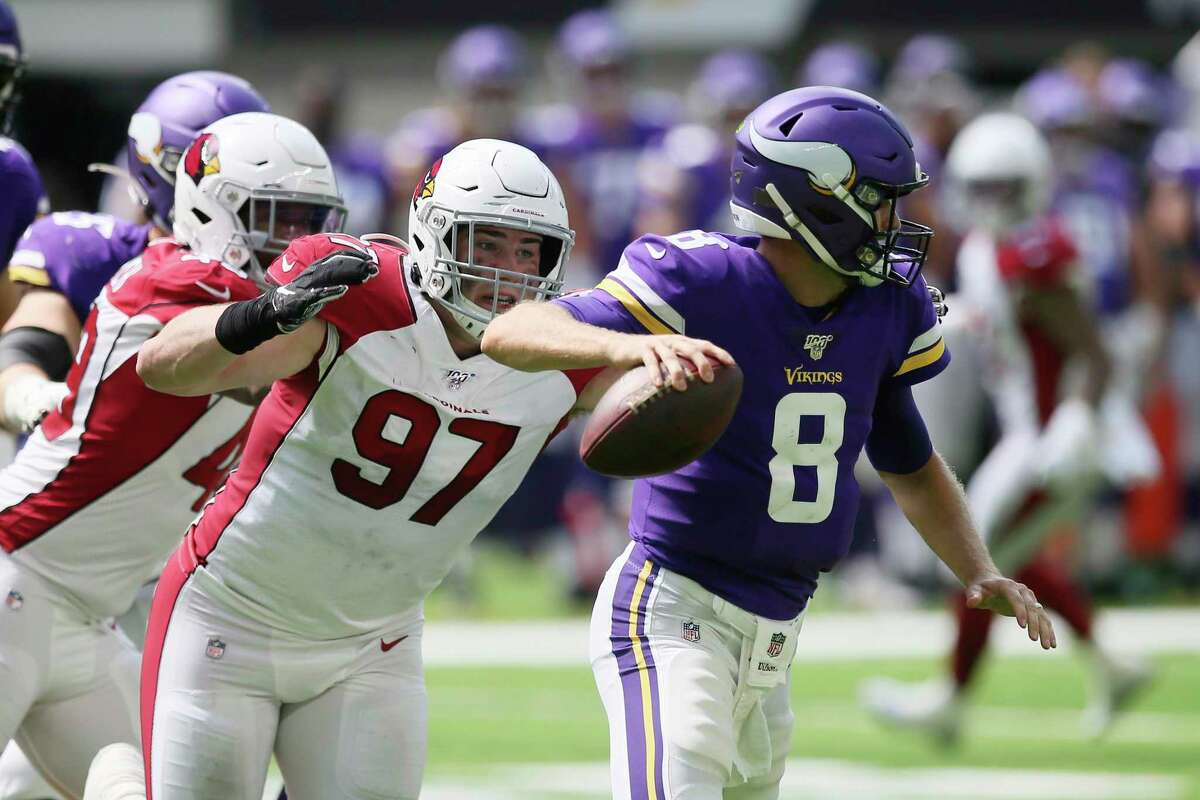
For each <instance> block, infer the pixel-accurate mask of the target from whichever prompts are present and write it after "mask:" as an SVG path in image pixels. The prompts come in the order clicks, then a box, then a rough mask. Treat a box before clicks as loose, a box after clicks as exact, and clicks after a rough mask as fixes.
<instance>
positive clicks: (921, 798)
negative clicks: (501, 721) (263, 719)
mask: <svg viewBox="0 0 1200 800" xmlns="http://www.w3.org/2000/svg"><path fill="white" fill-rule="evenodd" d="M607 786H608V768H607V766H606V765H604V764H591V763H588V764H554V765H535V764H522V765H516V764H513V765H507V766H503V767H498V768H496V769H493V770H490V771H488V772H487V774H486V775H481V776H480V777H478V778H476V779H474V781H472V780H470V779H463V778H457V779H445V780H443V779H439V778H438V777H437V776H432V777H430V778H429V779H428V780H426V782H425V787H424V790H423V791H422V792H421V797H422V798H423V799H424V800H466V798H471V799H472V800H516V799H517V798H522V800H533V799H534V798H540V797H555V798H560V797H561V798H578V800H585V798H586V800H592V798H603V797H608V796H609V795H608V794H607V792H606V789H607ZM781 789H782V792H781V794H782V795H783V796H784V797H788V798H793V799H794V800H834V798H837V800H928V798H931V797H936V798H939V800H1079V798H1083V797H1086V798H1088V800H1176V799H1177V798H1181V797H1183V795H1184V792H1186V791H1187V782H1186V781H1185V780H1184V779H1183V778H1180V777H1175V776H1171V775H1160V774H1150V773H1104V772H1066V771H1050V770H1020V769H968V768H953V769H931V768H921V769H891V768H886V767H873V766H869V765H865V764H859V763H855V762H850V761H836V760H818V759H792V760H790V761H789V762H788V767H787V772H786V773H785V775H784V778H783V784H782V787H781Z"/></svg>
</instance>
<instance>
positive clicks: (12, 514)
mask: <svg viewBox="0 0 1200 800" xmlns="http://www.w3.org/2000/svg"><path fill="white" fill-rule="evenodd" d="M257 294H258V288H257V287H256V286H255V285H254V283H253V282H252V281H250V280H249V279H248V278H247V277H246V276H245V275H244V274H243V273H241V272H236V271H234V270H232V269H229V268H228V267H225V266H223V265H221V264H220V263H218V262H215V261H205V260H203V259H199V258H196V257H195V256H191V255H189V254H188V251H187V250H186V249H184V248H183V247H182V246H181V245H179V244H178V243H176V242H174V241H172V240H169V239H161V240H158V241H157V242H154V243H152V244H151V245H150V246H149V247H147V249H146V251H145V253H143V254H142V256H140V257H139V258H136V259H134V260H133V261H130V262H129V263H128V264H126V265H125V266H124V267H122V268H121V270H120V271H119V272H118V273H117V274H116V275H115V276H114V277H113V279H112V281H111V282H110V283H109V284H108V286H107V287H106V288H105V289H104V291H102V292H101V293H100V296H99V297H97V298H96V303H95V305H94V306H93V307H92V310H91V313H90V314H89V315H88V318H87V321H86V322H85V324H84V328H83V335H82V337H81V339H80V344H79V353H78V355H77V356H76V360H75V364H74V365H73V366H72V367H71V371H70V373H69V375H68V376H67V385H68V387H69V389H70V394H68V395H67V397H66V398H65V399H64V400H63V401H62V403H61V404H60V405H59V407H58V408H57V409H55V410H54V411H52V412H51V413H50V414H49V415H48V416H47V417H46V418H45V420H43V421H42V424H41V425H40V426H39V427H38V429H37V430H36V431H34V433H33V435H32V436H30V437H29V441H28V442H27V443H26V445H25V447H24V448H23V449H22V450H21V452H20V453H18V454H17V458H16V460H15V461H13V463H12V464H10V465H9V466H7V467H6V468H5V469H4V470H3V472H0V546H2V547H3V548H4V549H5V550H6V551H7V552H9V553H10V554H11V556H12V558H13V559H14V560H16V561H17V562H18V563H20V564H21V565H22V566H23V567H25V568H27V569H30V570H32V571H34V572H36V573H37V574H38V575H40V576H41V577H43V578H45V579H46V580H48V581H50V582H51V583H53V584H55V585H57V586H59V587H60V588H62V589H64V590H65V591H66V592H67V593H68V594H69V595H70V596H72V597H74V598H75V599H76V600H77V601H79V602H80V603H81V604H82V605H83V606H84V607H85V608H86V609H88V610H89V611H91V612H93V613H95V614H96V615H97V616H98V617H107V616H112V615H117V614H121V613H123V612H125V611H126V610H127V609H128V608H129V606H130V604H131V603H132V602H133V599H134V595H135V594H136V592H137V589H138V587H140V586H141V585H142V584H143V583H145V582H146V581H147V580H149V579H150V578H152V577H154V576H155V575H156V574H157V573H158V570H159V569H160V568H161V567H162V564H163V562H164V561H165V560H166V558H167V556H168V555H169V554H170V552H171V549H172V547H174V546H175V545H176V544H178V542H179V540H180V538H181V537H182V535H183V532H184V530H185V529H186V528H187V525H188V523H189V522H190V521H191V520H192V519H193V518H194V517H195V516H196V514H197V512H198V511H199V510H200V509H201V508H202V507H203V505H204V502H205V500H207V498H208V497H209V496H210V495H211V494H212V493H213V492H214V491H215V490H216V489H217V487H218V486H220V484H221V481H222V480H223V479H224V477H225V474H226V473H227V472H228V470H229V468H230V467H231V466H232V465H233V463H234V462H235V461H236V460H237V457H238V455H239V454H240V451H241V446H242V444H243V442H244V439H245V435H246V433H247V432H248V428H249V424H248V422H249V418H250V415H251V412H252V409H251V408H250V407H249V406H246V405H243V404H240V403H237V402H235V401H233V400H229V399H222V398H219V397H217V396H211V395H206V396H203V397H173V396H171V395H166V394H161V393H159V392H155V391H151V390H150V389H147V388H146V385H145V384H144V383H142V380H141V378H139V377H138V375H137V371H136V363H137V353H138V350H139V349H140V348H141V346H142V343H143V342H145V341H146V340H147V339H149V338H150V337H151V336H153V335H154V334H156V333H158V331H160V330H161V329H162V327H163V326H164V325H165V324H166V323H167V321H169V320H170V319H171V318H173V317H175V316H176V315H178V314H180V313H182V312H184V311H186V310H187V309H189V308H193V307H195V306H199V305H208V304H212V303H216V302H219V301H222V300H229V299H233V300H241V299H246V298H249V297H254V296H257Z"/></svg>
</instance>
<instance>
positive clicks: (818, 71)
mask: <svg viewBox="0 0 1200 800" xmlns="http://www.w3.org/2000/svg"><path fill="white" fill-rule="evenodd" d="M879 77H880V71H879V58H878V57H877V56H876V55H875V54H874V53H872V52H871V51H870V50H868V49H867V48H866V47H864V46H863V45H861V44H859V43H858V42H855V41H850V40H834V41H831V42H825V43H823V44H821V45H819V46H818V47H816V48H815V49H814V50H813V51H812V52H811V53H809V54H808V57H807V58H805V59H804V61H802V62H801V63H800V66H799V67H798V68H797V69H796V83H797V85H799V86H838V87H841V88H843V89H850V90H852V91H855V92H861V93H862V94H866V95H875V94H878V93H879Z"/></svg>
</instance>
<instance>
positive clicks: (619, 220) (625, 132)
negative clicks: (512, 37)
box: [537, 9, 678, 286]
mask: <svg viewBox="0 0 1200 800" xmlns="http://www.w3.org/2000/svg"><path fill="white" fill-rule="evenodd" d="M551 57H552V58H554V59H555V60H554V61H553V69H554V70H555V71H556V72H558V73H560V74H561V75H562V76H564V77H565V78H566V81H567V87H566V88H567V90H568V93H569V96H570V97H571V107H570V108H567V109H558V110H555V111H552V112H550V113H544V114H542V115H540V118H539V120H538V122H537V124H538V131H537V134H538V143H539V147H541V148H543V149H544V152H545V155H546V159H547V163H549V164H550V166H551V167H552V168H553V169H554V171H555V173H556V174H557V175H559V176H561V178H562V181H563V190H564V191H565V192H566V195H567V202H568V204H569V206H570V207H571V209H572V210H573V212H574V215H575V220H576V228H577V231H578V237H579V245H578V249H579V253H578V254H577V255H578V257H579V258H578V260H579V261H581V262H582V263H580V264H578V265H577V266H578V267H579V274H578V275H577V278H578V280H579V282H578V284H577V285H580V286H584V285H591V284H592V283H594V280H593V279H594V278H597V277H599V274H600V273H599V272H595V270H603V269H607V265H609V264H614V263H616V260H617V259H618V258H619V257H620V255H621V250H622V249H623V248H624V247H625V245H626V243H628V241H629V239H630V238H632V233H633V224H634V219H635V216H636V214H637V211H638V200H639V196H640V191H639V189H638V187H639V185H640V182H639V180H638V164H639V161H640V158H641V155H642V152H643V150H644V149H645V147H646V146H647V145H648V144H650V143H651V142H654V141H657V140H658V139H659V138H661V137H662V135H663V134H664V133H665V132H666V130H667V128H668V127H670V126H671V125H672V124H674V123H675V122H676V121H677V118H678V108H677V105H678V103H677V101H676V100H675V98H674V97H673V96H671V95H666V94H664V93H662V92H644V91H641V90H639V89H637V86H636V83H635V78H636V63H635V55H634V53H633V51H632V46H631V43H630V41H629V36H628V34H627V33H626V32H625V31H624V30H623V29H622V28H621V27H620V25H619V24H618V22H617V20H616V18H615V17H614V16H613V14H612V13H611V12H609V11H607V10H598V9H591V10H587V11H580V12H578V13H576V14H574V15H572V16H571V17H569V18H568V19H567V21H566V22H564V23H563V25H562V27H561V28H560V29H559V32H558V37H557V40H556V42H555V47H554V49H553V51H552V52H551Z"/></svg>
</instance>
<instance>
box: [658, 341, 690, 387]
mask: <svg viewBox="0 0 1200 800" xmlns="http://www.w3.org/2000/svg"><path fill="white" fill-rule="evenodd" d="M654 349H655V351H656V352H657V353H658V358H659V360H660V361H661V362H662V365H663V368H664V369H665V370H666V373H667V380H668V381H669V382H670V383H671V385H672V386H674V387H675V388H676V389H678V390H679V391H681V392H685V391H687V374H686V373H685V372H684V371H683V364H681V363H680V361H679V356H677V355H676V354H675V350H674V349H673V348H672V347H671V346H670V345H668V344H665V343H659V344H657V345H656V346H655V348H654Z"/></svg>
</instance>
